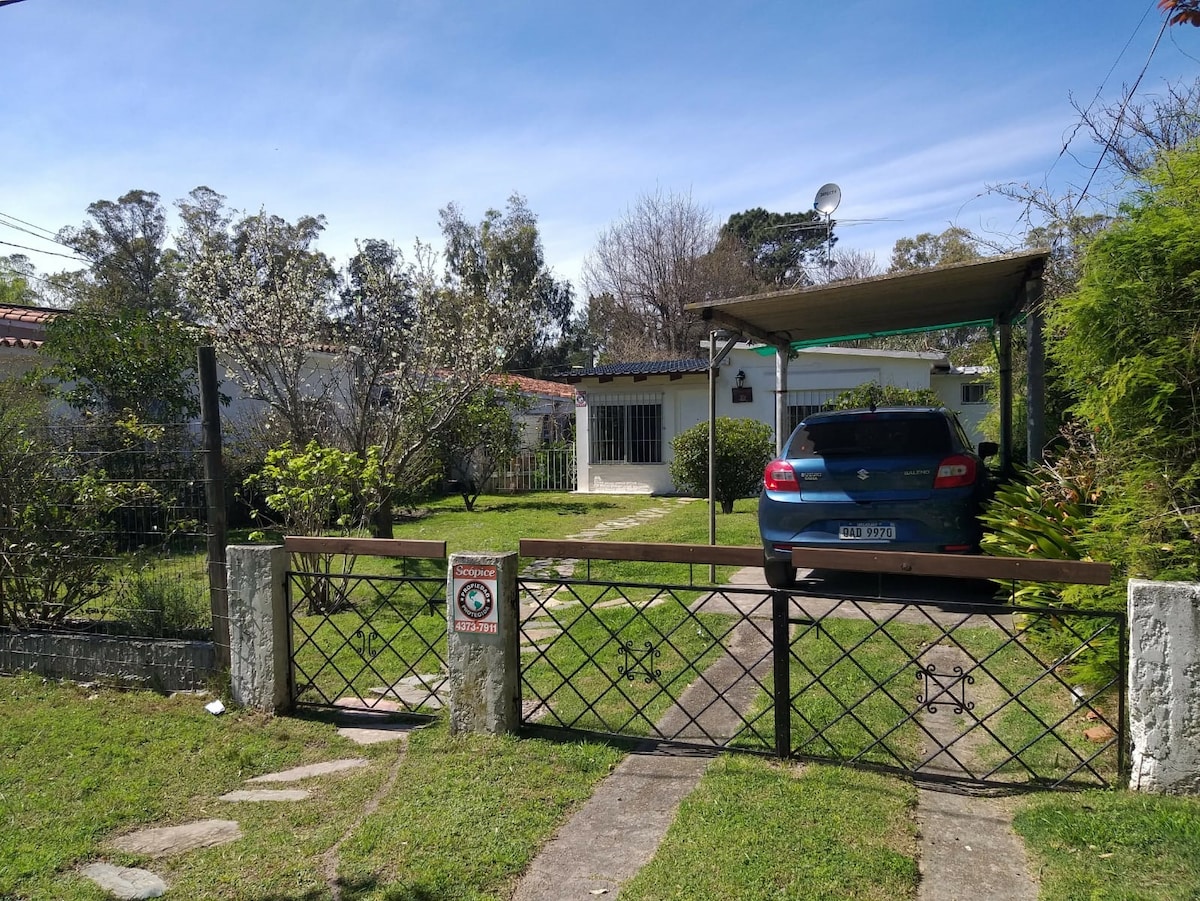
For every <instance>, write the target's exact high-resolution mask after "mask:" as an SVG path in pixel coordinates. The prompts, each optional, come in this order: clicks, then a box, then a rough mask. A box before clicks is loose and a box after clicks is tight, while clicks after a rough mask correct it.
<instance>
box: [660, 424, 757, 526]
mask: <svg viewBox="0 0 1200 901" xmlns="http://www.w3.org/2000/svg"><path fill="white" fill-rule="evenodd" d="M715 425H716V499H717V500H718V501H720V503H721V512H722V513H732V512H733V503H734V501H736V500H737V499H738V498H742V497H749V496H750V495H752V494H757V493H758V489H759V486H760V485H761V484H762V473H763V467H765V466H766V465H767V462H768V461H769V460H770V459H771V455H772V454H773V453H774V450H775V445H774V442H773V441H772V432H771V427H770V426H769V425H767V424H766V423H762V422H758V421H756V420H753V419H731V418H729V417H725V416H722V417H720V418H718V419H717V421H716V424H715ZM671 446H672V448H673V449H674V452H675V458H674V459H673V460H672V461H671V478H672V479H674V480H675V487H677V488H678V489H679V490H680V491H683V492H685V493H687V494H693V495H696V496H699V497H707V496H708V423H707V422H702V423H700V424H698V425H694V426H692V427H691V428H690V429H687V430H686V431H683V432H680V433H679V435H677V436H676V438H675V441H674V442H673V443H672V445H671Z"/></svg>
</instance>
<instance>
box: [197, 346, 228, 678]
mask: <svg viewBox="0 0 1200 901" xmlns="http://www.w3.org/2000/svg"><path fill="white" fill-rule="evenodd" d="M196 369H197V372H198V373H199V376H200V429H201V436H202V441H201V449H202V452H203V456H204V497H205V501H206V503H207V506H208V529H207V532H208V595H209V604H210V605H211V607H212V621H213V645H214V646H215V650H216V659H217V666H218V667H219V668H221V669H228V668H229V590H228V576H227V574H226V571H225V545H226V543H227V542H228V532H229V526H228V520H227V518H226V511H225V463H224V460H223V459H222V457H221V406H220V392H219V391H218V386H219V384H220V383H219V382H218V380H217V355H216V352H215V351H214V350H213V349H212V348H211V347H200V348H197V351H196Z"/></svg>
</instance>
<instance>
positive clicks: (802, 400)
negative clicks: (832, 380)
mask: <svg viewBox="0 0 1200 901" xmlns="http://www.w3.org/2000/svg"><path fill="white" fill-rule="evenodd" d="M839 394H841V392H840V391H836V390H834V389H832V388H817V389H813V390H810V391H789V392H788V396H787V399H788V434H789V435H790V434H791V433H792V432H793V431H794V430H795V428H796V426H798V425H799V424H800V423H801V422H803V421H804V418H805V417H806V416H811V415H812V414H813V413H823V412H825V411H826V410H832V409H833V399H834V398H835V397H837V396H838V395H839Z"/></svg>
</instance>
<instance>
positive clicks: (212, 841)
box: [112, 820, 242, 857]
mask: <svg viewBox="0 0 1200 901" xmlns="http://www.w3.org/2000/svg"><path fill="white" fill-rule="evenodd" d="M241 837H242V830H241V828H240V827H239V826H238V824H237V823H235V822H234V821H233V820H199V821H197V822H195V823H184V824H183V825H182V826H164V827H160V828H155V829H143V830H141V831H140V832H132V833H130V834H129V835H123V836H121V837H120V838H117V839H115V840H114V841H113V842H112V846H113V847H114V848H116V849H117V850H119V851H127V852H128V853H130V854H146V855H149V856H150V857H169V856H171V855H174V854H182V853H184V852H185V851H194V850H195V849H197V848H211V847H213V846H214V845H224V844H226V843H227V842H232V841H235V840H236V839H239V838H241Z"/></svg>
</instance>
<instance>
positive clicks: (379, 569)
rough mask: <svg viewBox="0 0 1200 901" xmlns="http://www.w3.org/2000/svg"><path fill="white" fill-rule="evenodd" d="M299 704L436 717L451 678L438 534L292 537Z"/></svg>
mask: <svg viewBox="0 0 1200 901" xmlns="http://www.w3.org/2000/svg"><path fill="white" fill-rule="evenodd" d="M284 546H285V547H286V549H287V550H288V551H289V553H290V560H291V564H290V568H289V570H288V573H287V600H288V611H289V616H288V637H289V649H290V650H289V657H290V660H291V669H290V682H291V689H292V700H293V703H295V704H297V705H300V706H314V707H338V708H351V709H360V710H361V709H368V710H376V711H398V712H404V713H413V714H423V715H433V714H435V713H436V712H437V711H438V710H439V709H440V708H441V707H442V704H443V698H442V687H443V685H444V683H445V680H446V563H445V556H446V546H445V542H441V541H391V540H385V539H350V538H291V537H289V538H287V539H285V542H284Z"/></svg>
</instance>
